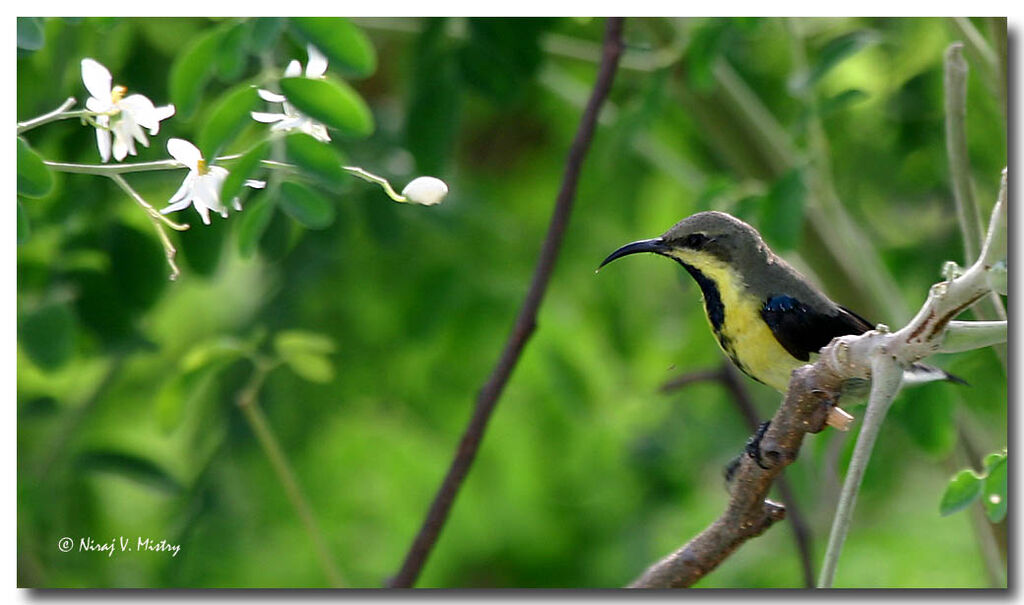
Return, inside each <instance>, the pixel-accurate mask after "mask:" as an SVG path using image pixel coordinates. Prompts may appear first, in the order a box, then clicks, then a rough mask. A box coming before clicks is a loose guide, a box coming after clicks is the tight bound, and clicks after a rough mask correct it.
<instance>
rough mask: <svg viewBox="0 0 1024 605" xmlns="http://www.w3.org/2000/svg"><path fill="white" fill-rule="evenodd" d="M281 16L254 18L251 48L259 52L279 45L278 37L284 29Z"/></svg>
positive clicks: (252, 50) (250, 39)
mask: <svg viewBox="0 0 1024 605" xmlns="http://www.w3.org/2000/svg"><path fill="white" fill-rule="evenodd" d="M284 22H285V20H284V19H282V18H281V17H256V18H254V19H252V33H251V35H250V36H249V50H250V52H252V53H253V54H258V53H260V52H262V51H263V50H266V49H268V48H273V47H274V46H276V45H277V38H278V36H280V35H281V30H283V29H284Z"/></svg>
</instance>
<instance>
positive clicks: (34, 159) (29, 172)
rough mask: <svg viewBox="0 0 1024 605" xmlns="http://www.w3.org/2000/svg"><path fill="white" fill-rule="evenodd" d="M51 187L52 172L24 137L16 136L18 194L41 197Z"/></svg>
mask: <svg viewBox="0 0 1024 605" xmlns="http://www.w3.org/2000/svg"><path fill="white" fill-rule="evenodd" d="M51 189H53V174H52V173H51V172H50V169H49V168H47V167H46V164H44V163H43V159H42V158H41V157H39V154H37V153H36V152H35V151H33V150H32V148H31V147H29V146H28V143H26V142H25V139H23V138H21V137H18V195H23V196H25V197H43V196H44V195H46V194H47V193H49V192H50V190H51Z"/></svg>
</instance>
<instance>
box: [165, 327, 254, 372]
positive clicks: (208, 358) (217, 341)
mask: <svg viewBox="0 0 1024 605" xmlns="http://www.w3.org/2000/svg"><path fill="white" fill-rule="evenodd" d="M247 351H248V347H247V346H246V343H244V342H242V341H241V340H238V339H237V338H231V337H227V336H223V337H220V338H213V339H210V340H204V341H202V342H200V343H199V344H197V345H194V346H193V347H192V348H191V349H189V350H188V351H187V352H186V353H185V354H184V355H183V356H182V358H181V371H182V372H184V373H189V372H194V371H196V370H198V369H200V368H202V367H205V366H211V365H216V364H224V363H227V362H231V361H234V360H236V359H238V358H239V357H241V356H242V355H245V354H246V352H247Z"/></svg>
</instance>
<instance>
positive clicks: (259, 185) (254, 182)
mask: <svg viewBox="0 0 1024 605" xmlns="http://www.w3.org/2000/svg"><path fill="white" fill-rule="evenodd" d="M243 185H245V186H246V187H251V188H252V189H263V188H264V187H266V186H267V182H266V181H261V180H259V179H246V181H245V183H243Z"/></svg>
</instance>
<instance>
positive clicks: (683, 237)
mask: <svg viewBox="0 0 1024 605" xmlns="http://www.w3.org/2000/svg"><path fill="white" fill-rule="evenodd" d="M638 252H653V253H655V254H660V255H662V256H668V257H670V258H674V259H675V260H677V261H679V262H681V263H683V264H684V265H689V266H691V267H696V268H698V269H702V268H704V267H706V266H708V265H711V264H726V265H731V266H743V265H748V264H749V263H751V262H754V261H755V260H756V259H764V258H765V257H766V256H767V255H768V254H770V251H769V250H768V248H767V246H765V244H764V241H763V240H762V239H761V236H760V234H758V232H757V230H756V229H754V228H753V227H751V226H750V225H748V224H747V223H744V222H743V221H741V220H740V219H738V218H736V217H734V216H730V215H728V214H725V213H724V212H716V211H709V212H698V213H697V214H694V215H692V216H688V217H686V218H684V219H683V220H681V221H679V222H678V223H676V224H675V225H674V226H673V227H672V228H671V229H669V230H668V231H666V232H665V233H664V234H663V235H662V236H661V237H655V238H653V239H644V240H640V241H636V242H632V243H629V244H626V245H625V246H622V247H621V248H619V249H618V250H616V251H615V252H612V253H611V254H609V255H608V258H606V259H604V262H602V263H601V267H603V266H605V265H607V264H608V263H610V262H612V261H613V260H615V259H617V258H622V257H623V256H627V255H629V254H636V253H638ZM598 268H599V269H600V267H598Z"/></svg>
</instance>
